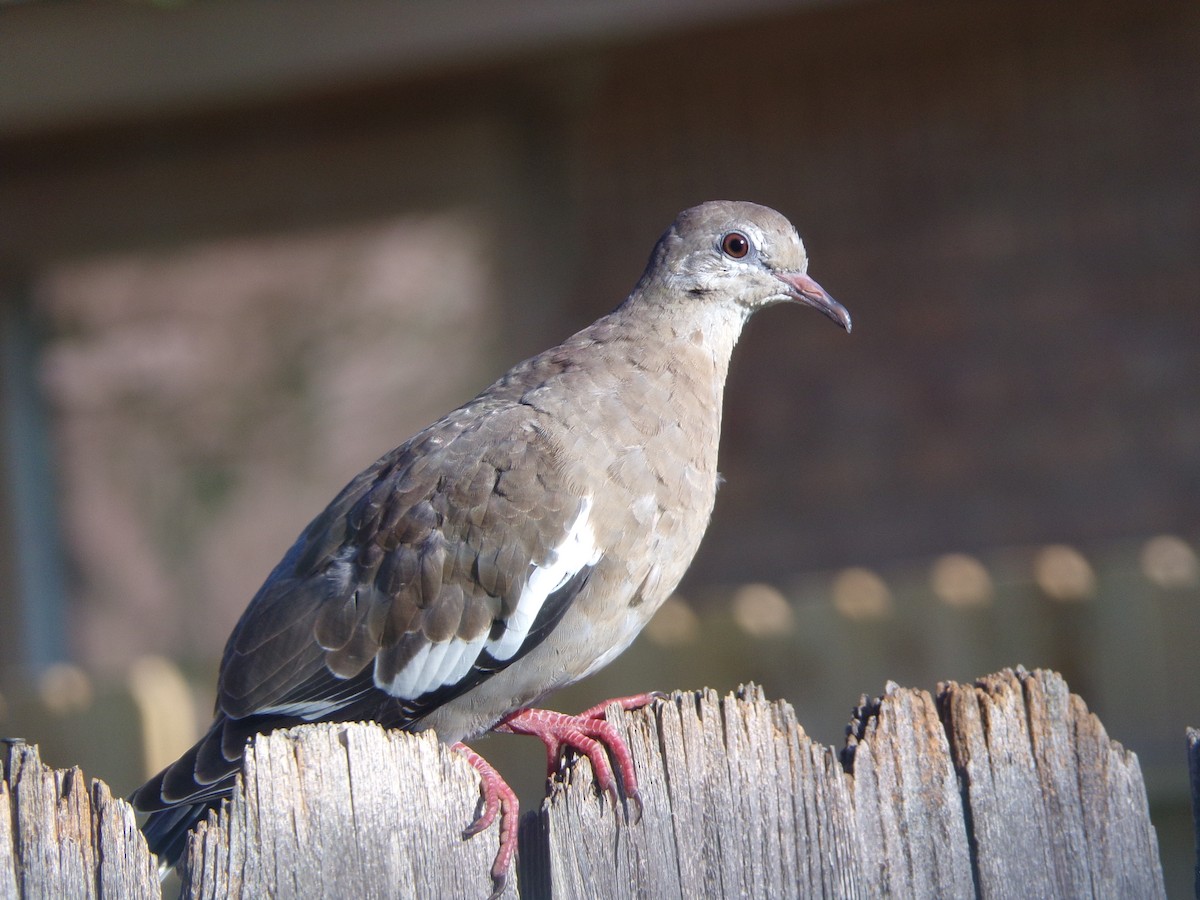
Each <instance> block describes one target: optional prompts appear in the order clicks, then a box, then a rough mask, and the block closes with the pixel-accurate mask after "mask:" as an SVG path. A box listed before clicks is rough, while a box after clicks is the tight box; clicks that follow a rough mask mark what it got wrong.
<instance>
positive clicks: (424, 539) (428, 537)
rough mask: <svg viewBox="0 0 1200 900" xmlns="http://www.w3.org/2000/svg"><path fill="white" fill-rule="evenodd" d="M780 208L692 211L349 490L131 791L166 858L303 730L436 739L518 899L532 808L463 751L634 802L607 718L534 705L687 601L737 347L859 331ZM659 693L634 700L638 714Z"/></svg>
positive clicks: (279, 575) (624, 755)
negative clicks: (792, 331)
mask: <svg viewBox="0 0 1200 900" xmlns="http://www.w3.org/2000/svg"><path fill="white" fill-rule="evenodd" d="M807 268H808V259H807V257H806V255H805V251H804V245H803V243H802V242H801V240H800V237H799V235H798V234H797V233H796V229H795V228H794V227H792V225H791V223H789V222H788V221H787V219H785V218H784V217H783V216H782V215H780V214H779V213H777V212H775V211H774V210H771V209H768V208H766V207H763V206H758V205H755V204H752V203H735V202H712V203H705V204H702V205H700V206H697V207H694V208H692V209H689V210H686V211H685V212H683V213H681V214H680V215H679V217H678V218H677V219H676V220H675V222H674V224H672V225H671V227H670V228H669V229H668V230H667V232H666V233H665V234H664V235H663V236H662V238H661V239H660V240H659V242H658V244H657V246H656V247H655V249H654V253H653V255H652V256H651V257H650V262H649V264H648V265H647V267H646V271H645V273H644V274H643V275H642V277H641V279H640V280H639V281H638V283H637V285H636V287H634V289H633V292H632V293H631V294H630V295H629V297H628V298H627V299H626V300H625V302H624V303H622V304H621V305H620V306H619V307H617V308H616V309H615V310H614V311H613V312H611V313H609V314H608V315H606V316H604V317H603V318H601V319H599V320H598V321H597V322H595V323H593V324H592V325H589V326H588V327H587V328H584V329H583V330H582V331H580V332H579V333H578V334H576V335H574V336H572V337H570V338H568V339H567V340H565V341H564V342H563V343H561V344H559V345H558V346H557V347H553V348H552V349H550V350H547V351H546V352H544V353H541V354H539V355H537V356H535V357H533V358H532V359H528V360H526V361H525V362H523V363H520V364H519V365H517V366H515V367H514V368H513V369H511V370H510V371H509V372H508V373H507V374H506V375H504V376H503V377H502V378H501V379H500V380H499V381H497V382H496V383H495V384H493V385H492V386H491V387H489V388H487V389H486V390H485V391H483V393H481V394H479V396H477V397H476V398H475V399H473V400H471V401H470V402H468V403H466V404H465V405H463V406H461V407H459V408H458V409H456V410H454V411H453V412H451V413H449V414H448V415H446V416H445V417H444V418H442V419H440V420H439V421H437V422H435V423H434V424H432V425H430V426H429V427H428V428H426V429H425V430H424V431H422V432H420V433H419V434H417V435H415V436H414V437H412V438H411V439H409V440H408V441H406V442H405V443H403V444H401V445H400V446H399V447H397V448H396V449H395V450H393V451H391V452H390V453H388V454H386V455H385V456H383V457H382V458H381V459H379V460H378V461H377V462H376V463H374V465H372V466H370V467H369V468H368V469H366V470H365V471H364V472H363V473H362V474H360V475H359V476H358V477H356V478H355V479H354V480H353V481H351V482H350V483H349V484H348V485H347V486H346V487H345V488H344V489H343V490H342V492H341V493H340V494H338V496H337V497H336V498H335V499H334V500H333V502H332V503H330V504H329V506H328V507H327V508H326V509H325V511H324V512H322V513H321V514H320V515H319V516H317V518H316V519H315V520H313V522H312V523H311V524H310V525H309V526H308V527H307V528H306V529H305V530H304V532H303V534H301V535H300V537H299V539H298V540H297V541H296V543H295V544H294V545H293V546H292V548H291V549H290V550H289V551H288V553H287V555H286V556H284V558H283V560H282V561H281V562H280V563H279V564H278V565H277V566H276V567H275V569H274V571H272V572H271V574H270V576H269V577H268V578H267V580H266V582H265V583H264V584H263V586H262V587H261V588H260V589H259V591H258V593H257V594H256V595H255V596H254V598H253V600H251V602H250V605H249V607H248V608H247V609H246V611H245V613H243V614H242V618H241V620H240V621H239V622H238V624H237V626H236V627H235V628H234V630H233V634H232V635H231V636H230V638H229V642H228V644H227V645H226V647H225V653H224V656H223V658H222V660H221V671H220V679H219V684H218V692H217V703H216V717H215V719H214V721H213V723H212V726H211V727H210V728H209V730H208V733H207V734H205V735H204V737H203V738H201V740H200V741H199V743H197V744H196V746H194V747H193V748H192V749H191V750H189V751H188V752H187V753H186V754H184V756H183V757H182V758H180V759H179V760H178V761H177V762H175V763H173V764H172V765H170V766H168V767H167V768H166V769H165V770H164V771H163V772H161V773H159V774H158V775H156V776H155V777H154V778H152V779H151V780H150V781H149V782H147V783H146V784H145V785H143V786H142V787H141V788H139V789H138V790H137V791H136V792H135V793H134V795H133V797H132V801H133V803H134V805H135V806H136V807H137V808H138V809H141V810H145V811H148V812H150V813H151V815H150V817H149V819H148V821H147V822H146V824H145V826H144V828H143V830H144V832H145V834H146V837H147V840H148V841H149V843H150V848H151V849H152V850H153V851H154V852H156V853H158V855H159V858H160V860H161V861H162V862H163V863H164V865H172V864H174V862H175V861H176V860H177V859H178V858H179V856H180V854H181V853H182V851H183V848H184V841H185V839H186V835H187V832H188V830H189V829H190V828H191V827H192V825H194V824H195V823H196V822H197V821H198V820H199V819H200V817H202V816H203V815H204V813H205V812H206V811H207V810H208V809H210V808H212V807H214V806H216V805H217V804H218V803H219V801H220V799H221V798H222V797H224V796H227V795H228V794H229V793H230V791H231V790H232V788H233V783H234V777H235V775H236V773H237V772H238V770H239V769H240V766H241V760H242V755H243V751H244V747H245V744H246V741H247V740H248V739H249V738H250V737H251V736H252V735H254V734H256V733H261V732H266V731H270V730H271V729H274V728H280V727H287V726H292V725H296V724H299V723H302V722H316V721H354V720H375V721H377V722H379V723H381V724H383V725H385V726H387V727H391V728H400V729H406V730H410V731H419V730H423V729H426V728H432V729H434V730H435V731H436V733H437V735H438V737H439V739H440V740H442V741H445V742H447V743H449V744H454V745H455V746H456V747H457V748H458V749H460V750H461V751H462V752H463V753H464V754H465V755H466V756H467V758H468V759H469V760H470V761H471V763H472V765H474V766H475V767H476V769H478V770H479V772H480V774H481V776H482V791H483V797H484V801H485V803H484V810H485V811H484V813H483V814H482V815H481V816H480V818H479V820H477V821H476V822H475V823H474V824H473V825H472V826H471V827H470V828H469V829H468V834H474V833H476V832H477V831H479V830H482V829H483V828H485V827H487V826H488V825H489V824H490V823H491V822H492V821H493V820H494V819H495V818H496V815H497V813H499V814H500V818H501V839H500V845H501V846H500V852H499V853H498V854H497V857H496V861H495V864H494V865H493V869H492V875H493V878H494V880H495V884H496V887H497V889H499V888H500V887H501V886H502V885H503V881H504V877H505V874H506V872H507V870H508V866H509V863H510V861H511V858H512V855H513V851H514V848H515V842H516V823H517V815H516V812H517V804H516V797H515V796H514V795H513V793H512V791H511V790H510V789H509V788H508V786H507V785H506V784H505V783H504V782H503V780H502V779H501V778H500V776H499V775H498V774H497V773H496V772H495V770H494V769H492V768H491V766H489V765H488V764H487V763H486V762H485V761H483V760H482V759H481V758H480V757H479V756H478V755H477V754H475V753H474V752H473V751H471V750H470V749H469V748H467V747H466V746H465V745H463V744H462V743H461V742H462V741H464V740H469V739H471V738H473V737H477V736H479V735H481V734H483V733H484V732H487V731H489V730H493V729H494V730H503V731H509V732H517V733H524V734H533V735H536V736H538V737H540V738H541V739H542V740H543V741H544V742H545V743H546V745H547V748H548V749H549V751H550V753H551V758H552V759H553V758H554V756H555V754H556V753H557V752H558V751H559V749H560V748H561V747H563V746H567V747H572V748H575V749H578V750H581V751H582V752H585V753H587V754H588V755H589V757H590V758H591V759H592V763H593V768H594V771H595V772H596V777H597V783H598V786H599V787H600V788H601V789H603V790H605V791H608V792H609V793H613V792H614V784H615V779H614V774H613V769H612V766H611V765H610V763H609V761H608V759H607V758H606V753H605V751H606V750H607V752H608V753H611V754H612V757H613V760H614V761H615V763H616V766H617V769H618V771H619V772H620V774H621V780H622V782H623V784H624V787H625V790H626V793H627V794H628V795H630V796H631V797H633V798H635V799H636V795H637V786H636V784H637V783H636V778H635V775H634V772H633V767H632V764H631V762H630V757H629V753H628V749H627V748H626V747H625V746H624V745H623V743H622V742H621V741H620V739H619V738H618V737H617V736H616V734H615V732H614V731H613V729H612V728H611V726H609V725H608V723H607V722H605V721H604V718H603V707H597V708H594V709H592V710H589V711H588V712H586V713H584V714H582V715H581V716H567V715H564V714H562V713H554V712H550V711H547V710H538V709H530V707H531V705H532V704H534V703H536V702H537V701H539V700H540V699H541V698H543V697H544V696H546V695H547V694H548V693H550V692H551V691H553V690H555V689H557V688H561V687H563V686H565V685H568V684H572V683H573V682H576V681H578V680H579V679H581V678H584V677H585V676H587V675H588V674H590V673H592V672H595V671H596V670H597V669H599V668H601V667H602V666H604V665H606V664H607V663H609V662H611V661H612V660H613V659H614V658H615V657H616V656H617V655H618V654H620V653H621V651H623V650H624V649H625V648H626V647H627V646H628V645H629V643H630V642H631V641H632V640H633V639H634V637H635V636H636V635H637V633H638V632H639V631H641V629H642V627H643V626H644V625H645V624H646V622H647V621H648V620H649V619H650V617H651V616H652V615H653V614H654V612H655V610H657V609H658V607H659V605H660V604H661V603H662V602H663V600H664V599H666V597H667V595H668V594H669V593H670V592H671V591H672V590H674V588H675V586H676V585H677V584H678V582H679V580H680V578H681V577H682V576H683V573H684V570H685V569H687V567H688V565H689V564H690V563H691V560H692V557H693V556H694V555H695V553H696V549H697V547H698V546H699V544H700V539H701V537H703V535H704V531H705V528H706V527H707V525H708V520H709V516H710V514H711V512H712V509H713V501H714V499H715V496H716V489H717V480H718V476H717V444H718V440H719V437H720V431H721V403H722V395H723V393H724V389H725V376H726V372H727V371H728V367H729V359H730V355H731V354H732V352H733V347H734V344H735V343H736V342H737V339H738V336H739V335H740V333H741V330H742V326H743V325H744V324H745V322H746V320H747V318H748V317H749V316H750V314H751V313H753V312H755V311H756V310H758V309H761V308H763V307H766V306H771V305H774V304H777V303H785V302H798V303H802V304H806V305H808V306H812V307H815V308H816V309H818V310H820V311H821V312H822V313H824V314H825V315H827V316H829V317H830V318H831V319H833V320H834V321H835V322H837V323H838V324H839V325H841V326H842V327H843V328H844V329H845V330H846V331H849V330H850V315H849V313H847V312H846V310H845V309H844V308H843V307H842V306H841V305H840V304H839V303H837V302H836V301H835V300H833V299H832V298H831V297H830V296H829V295H828V294H827V293H825V291H824V290H823V289H822V288H821V287H820V285H818V284H817V283H816V282H815V281H813V280H812V279H811V278H809V277H808V275H807ZM648 697H649V695H644V696H641V697H637V698H626V699H625V700H624V701H622V702H623V703H624V705H625V706H627V707H628V706H633V705H636V704H638V703H642V702H646V701H647V700H648Z"/></svg>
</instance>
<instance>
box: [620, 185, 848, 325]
mask: <svg viewBox="0 0 1200 900" xmlns="http://www.w3.org/2000/svg"><path fill="white" fill-rule="evenodd" d="M643 283H644V284H646V286H647V287H649V286H650V285H651V284H653V285H654V286H655V287H657V288H659V289H660V290H661V289H663V288H665V289H666V290H667V292H668V293H670V294H671V295H673V296H677V297H692V298H695V299H704V298H708V299H711V300H716V301H719V302H734V303H737V304H738V305H739V306H740V307H741V308H743V309H744V310H745V314H746V315H749V314H750V313H752V312H754V311H755V310H758V309H762V308H763V307H765V306H771V305H773V304H776V303H788V302H792V303H802V304H804V305H806V306H811V307H814V308H815V309H818V310H820V311H821V312H822V313H824V314H825V315H826V316H828V317H829V318H831V319H833V321H835V322H837V323H838V324H839V325H841V326H842V328H844V329H846V331H849V330H850V313H849V312H847V311H846V308H845V307H844V306H842V305H841V304H840V303H838V302H837V301H836V300H834V299H833V298H832V297H830V296H829V294H827V293H826V292H825V289H824V288H822V287H821V286H820V285H819V284H817V282H816V281H814V280H813V279H812V278H809V277H808V255H807V254H806V253H805V252H804V242H803V241H802V240H800V235H799V234H797V233H796V229H795V227H794V226H793V225H792V223H791V222H789V221H788V220H787V219H786V218H784V217H783V216H782V215H780V214H779V213H777V212H776V211H775V210H773V209H770V208H768V207H766V206H759V205H758V204H757V203H746V202H736V201H728V200H715V201H712V202H709V203H702V204H700V205H699V206H693V207H692V208H691V209H687V210H684V211H683V212H681V213H680V214H679V216H678V217H677V218H676V219H675V222H674V223H673V224H672V225H671V227H670V228H669V229H667V232H666V234H664V235H663V236H662V238H661V239H660V240H659V242H658V246H657V247H656V248H655V250H654V255H653V256H652V257H651V258H650V265H649V266H648V267H647V269H646V274H645V275H644V276H643Z"/></svg>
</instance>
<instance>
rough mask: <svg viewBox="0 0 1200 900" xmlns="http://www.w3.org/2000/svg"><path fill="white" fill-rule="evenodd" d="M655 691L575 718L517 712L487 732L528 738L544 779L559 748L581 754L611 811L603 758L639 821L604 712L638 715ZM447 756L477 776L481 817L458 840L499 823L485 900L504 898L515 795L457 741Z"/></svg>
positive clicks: (627, 766) (623, 747) (627, 768)
mask: <svg viewBox="0 0 1200 900" xmlns="http://www.w3.org/2000/svg"><path fill="white" fill-rule="evenodd" d="M665 696H666V695H665V694H662V693H660V692H658V691H652V692H650V693H646V694H635V695H634V696H632V697H619V698H617V699H615V700H608V701H605V702H604V703H599V704H597V705H595V706H593V707H592V708H591V709H587V710H584V711H583V712H582V713H580V714H579V715H577V716H569V715H567V714H566V713H560V712H554V711H553V710H549V709H518V710H517V711H516V712H513V713H509V715H508V716H506V717H505V718H503V719H501V720H500V722H499V724H497V725H496V727H495V728H493V729H492V730H493V731H502V732H506V733H508V734H531V735H533V736H534V737H536V738H538V739H539V740H541V742H542V743H543V744H545V745H546V757H547V770H548V774H549V775H550V776H553V775H554V773H555V772H557V771H558V763H559V760H560V759H561V757H562V752H563V750H564V749H565V748H570V749H572V750H575V751H576V752H578V753H582V754H584V755H585V756H586V757H587V758H588V760H589V761H591V764H592V771H593V772H594V773H595V777H596V786H597V787H598V788H599V789H600V790H601V791H603V792H604V793H605V794H607V795H608V796H609V798H610V799H611V800H612V802H613V806H614V807H615V806H616V805H617V802H618V801H619V800H620V797H619V795H618V794H617V779H616V775H615V773H614V772H613V766H612V764H611V763H610V762H609V761H608V757H609V754H611V755H612V758H613V762H615V763H616V770H617V772H620V774H621V783H622V784H623V785H624V786H625V796H627V797H628V798H629V799H630V800H632V801H633V803H634V804H635V805H636V807H637V811H636V814H635V816H634V819H635V821H636V820H637V819H640V818H641V816H642V798H641V797H640V796H639V794H638V785H637V774H636V773H635V772H634V770H633V755H632V754H631V753H630V752H629V746H628V745H627V744H626V743H625V741H624V740H622V739H621V735H619V734H618V733H617V729H616V728H615V727H613V726H612V725H611V724H609V723H608V722H607V721H605V718H604V715H605V711H606V710H607V709H608V707H609V706H611V705H612V704H614V703H616V704H617V705H619V706H620V707H621V709H624V710H630V709H639V708H640V707H643V706H646V705H647V704H649V703H651V702H653V701H654V700H657V699H659V698H662V697H665ZM450 749H451V750H456V751H457V752H459V753H461V754H462V755H463V756H465V757H466V759H467V762H469V763H470V764H471V767H472V768H473V769H475V771H476V772H478V773H479V779H480V783H479V793H480V798H481V799H482V801H483V811H482V812H480V814H479V816H478V818H476V819H475V821H474V822H472V823H471V824H470V825H469V826H468V827H467V829H466V831H464V832H463V837H464V838H469V837H473V836H474V835H477V834H479V832H481V831H483V830H484V829H485V828H487V827H488V826H489V825H491V824H492V823H493V822H495V821H496V818H497V817H499V818H500V849H499V851H498V852H497V853H496V858H495V860H493V862H492V884H493V885H494V890H493V891H492V896H491V898H489V900H495V898H496V897H499V896H500V894H502V893H503V892H504V885H505V882H506V881H507V879H508V868H509V866H510V865H511V864H512V859H513V855H514V854H515V853H516V850H517V825H518V823H519V822H520V818H521V813H520V810H521V806H520V804H519V803H518V802H517V795H516V793H514V792H513V789H512V788H511V787H509V786H508V782H506V781H505V780H504V778H503V777H502V776H501V775H500V773H499V772H497V771H496V770H495V768H493V766H492V764H491V763H489V762H488V761H487V760H486V759H484V758H483V757H482V756H480V755H479V754H478V753H476V752H475V751H474V750H472V749H471V748H470V747H468V746H467V745H466V744H464V743H463V742H462V741H459V742H458V743H457V744H454V745H453V746H452V747H451V748H450Z"/></svg>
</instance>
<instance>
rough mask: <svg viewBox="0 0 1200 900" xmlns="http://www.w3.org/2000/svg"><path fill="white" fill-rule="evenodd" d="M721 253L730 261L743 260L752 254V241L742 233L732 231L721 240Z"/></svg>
mask: <svg viewBox="0 0 1200 900" xmlns="http://www.w3.org/2000/svg"><path fill="white" fill-rule="evenodd" d="M721 251H722V252H723V253H724V254H725V255H726V256H728V257H729V258H730V259H742V258H744V257H745V255H746V254H747V253H749V252H750V240H749V238H747V237H746V236H745V235H744V234H742V233H741V232H740V231H731V232H729V234H727V235H725V237H723V238H721Z"/></svg>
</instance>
